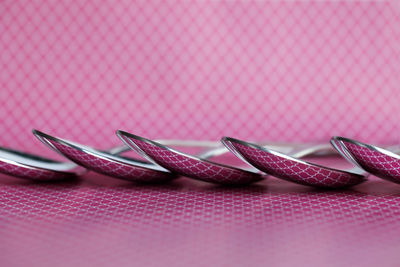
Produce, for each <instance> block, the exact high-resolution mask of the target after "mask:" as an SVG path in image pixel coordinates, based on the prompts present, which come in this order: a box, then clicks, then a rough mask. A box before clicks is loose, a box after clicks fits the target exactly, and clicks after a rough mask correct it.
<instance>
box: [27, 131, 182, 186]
mask: <svg viewBox="0 0 400 267" xmlns="http://www.w3.org/2000/svg"><path fill="white" fill-rule="evenodd" d="M33 134H34V135H35V136H36V137H37V138H38V139H39V140H40V141H42V142H43V143H44V144H46V145H47V146H48V147H50V148H51V149H53V150H55V151H56V152H58V153H60V154H61V155H63V156H65V157H66V158H68V159H69V160H71V161H73V162H75V163H76V164H78V165H81V166H83V167H85V168H87V169H89V170H92V171H95V172H98V173H101V174H105V175H108V176H112V177H115V178H120V179H123V180H128V181H134V182H142V183H143V182H146V183H153V182H165V181H169V180H172V179H175V178H176V177H177V175H176V174H174V173H171V172H170V171H168V170H166V169H164V168H162V167H160V166H158V165H155V164H152V163H150V162H145V161H142V160H138V159H131V158H127V157H122V156H117V155H115V154H112V153H110V152H109V151H101V150H97V149H94V148H92V147H89V146H85V145H81V144H78V143H75V142H72V141H68V140H65V139H61V138H59V137H54V136H51V135H48V134H46V133H43V132H41V131H38V130H33Z"/></svg>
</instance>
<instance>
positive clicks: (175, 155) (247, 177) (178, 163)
mask: <svg viewBox="0 0 400 267" xmlns="http://www.w3.org/2000/svg"><path fill="white" fill-rule="evenodd" d="M117 135H118V137H119V138H120V139H121V140H122V141H123V142H124V143H125V144H126V145H128V146H129V147H131V148H132V149H133V150H135V151H136V152H138V153H139V154H141V155H142V156H143V157H145V158H146V159H148V160H149V161H152V162H154V163H156V164H158V165H160V166H162V167H164V168H165V169H168V170H171V171H172V172H174V173H177V174H180V175H183V176H187V177H191V178H194V179H198V180H202V181H206V182H211V183H217V184H224V185H244V184H249V183H253V182H257V181H260V180H262V179H263V176H262V175H261V174H259V173H256V172H252V171H247V170H243V169H240V168H235V167H232V166H228V165H224V164H220V163H216V162H212V161H209V160H207V159H204V158H202V157H201V156H192V155H189V154H186V153H183V152H180V151H178V150H175V149H172V148H170V147H167V146H164V145H162V144H160V143H158V142H155V141H152V140H149V139H146V138H143V137H140V136H137V135H133V134H130V133H127V132H124V131H121V130H118V131H117Z"/></svg>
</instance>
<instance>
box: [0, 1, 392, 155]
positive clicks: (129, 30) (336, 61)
mask: <svg viewBox="0 0 400 267" xmlns="http://www.w3.org/2000/svg"><path fill="white" fill-rule="evenodd" d="M0 3H1V4H0V55H1V56H0V70H1V71H0V122H1V124H0V145H3V146H7V147H14V148H19V149H24V150H27V151H29V150H31V151H32V150H35V151H40V152H41V153H44V152H46V151H47V149H46V148H45V146H43V145H42V144H41V143H40V142H38V141H36V140H35V138H34V137H33V136H32V134H31V129H32V128H37V129H40V130H43V131H46V132H48V133H50V134H55V135H58V136H60V137H64V138H67V139H71V140H75V141H78V142H81V143H84V144H88V145H93V146H97V147H99V148H107V147H109V146H111V145H114V144H119V140H118V139H117V138H116V137H115V135H114V132H115V130H117V129H123V130H126V131H130V132H132V133H135V134H138V135H142V136H145V137H149V138H173V139H177V138H179V139H201V140H219V138H220V137H222V136H224V135H228V136H233V137H237V138H242V139H247V140H259V141H283V142H326V141H328V140H329V138H330V137H331V136H332V135H344V136H347V137H352V138H356V139H360V140H362V141H366V142H370V143H379V144H387V143H396V142H398V141H399V126H398V124H399V121H400V105H399V103H400V102H399V101H400V94H399V93H400V89H399V82H400V81H399V74H400V69H399V68H400V64H399V60H400V58H399V41H400V39H399V36H400V35H399V31H400V19H399V9H400V5H399V3H398V1H396V0H393V1H350V0H348V1H218V0H213V1H200V0H199V1H171V0H168V1H155V0H147V1H132V0H124V1H122V0H118V1H117V0H104V1H93V0H91V1H88V0H74V1H70V0H68V1H67V0H59V1H39V0H29V1H28V0H18V1H16V0H2V1H1V2H0Z"/></svg>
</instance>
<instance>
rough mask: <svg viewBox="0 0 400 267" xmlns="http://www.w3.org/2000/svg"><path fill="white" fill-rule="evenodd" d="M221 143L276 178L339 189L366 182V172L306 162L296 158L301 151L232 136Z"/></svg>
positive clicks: (223, 139)
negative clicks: (276, 148)
mask: <svg viewBox="0 0 400 267" xmlns="http://www.w3.org/2000/svg"><path fill="white" fill-rule="evenodd" d="M221 142H222V143H223V144H224V145H225V146H226V147H227V148H228V149H229V150H231V151H232V152H233V153H234V154H235V155H237V156H238V157H239V158H240V159H242V160H244V161H245V162H247V163H249V164H250V165H252V166H254V167H256V168H257V169H259V170H261V171H263V172H265V173H268V174H271V175H273V176H275V177H278V178H281V179H284V180H288V181H291V182H295V183H299V184H303V185H309V186H314V187H323V188H342V187H349V186H353V185H356V184H359V183H361V182H363V181H365V178H366V175H365V174H362V173H356V171H357V170H359V169H358V168H357V169H356V170H354V171H353V172H350V171H343V170H337V169H333V168H329V167H325V166H321V165H317V164H313V163H309V162H306V161H304V160H301V159H299V158H297V157H299V156H303V155H304V154H301V153H299V154H296V153H293V154H292V155H291V156H288V155H286V154H283V153H280V152H277V151H274V150H271V149H268V148H266V147H262V146H259V145H256V144H252V143H249V142H245V141H242V140H238V139H235V138H231V137H224V138H222V140H221Z"/></svg>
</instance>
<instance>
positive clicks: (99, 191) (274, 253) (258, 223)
mask: <svg viewBox="0 0 400 267" xmlns="http://www.w3.org/2000/svg"><path fill="white" fill-rule="evenodd" d="M318 163H320V164H325V165H326V164H328V163H329V164H331V163H333V165H334V166H336V167H338V166H339V165H342V164H343V162H342V161H340V163H339V162H338V160H337V159H333V158H324V159H319V160H318ZM331 165H332V164H331ZM343 166H344V165H343ZM0 178H1V183H0V239H1V240H2V242H0V249H1V251H2V253H0V262H1V265H2V266H295V265H296V266H376V265H378V264H380V265H382V266H397V265H398V260H399V259H400V256H399V254H398V248H399V242H398V238H397V236H398V234H399V232H400V230H399V228H398V227H399V226H400V221H399V219H400V186H399V185H396V184H394V183H391V182H387V181H384V180H381V179H378V178H376V177H369V180H368V181H367V182H365V183H363V184H360V185H358V186H355V187H353V188H351V189H346V190H329V191H326V190H318V189H313V188H311V187H307V186H302V185H297V184H294V183H290V182H287V181H283V180H279V179H276V178H273V177H268V178H267V179H266V180H264V181H262V182H259V183H256V184H254V185H250V186H247V187H222V186H217V185H212V184H209V183H205V182H200V181H195V180H191V179H188V178H185V177H181V178H179V179H177V180H175V181H173V182H171V183H168V184H160V185H139V184H133V183H129V182H125V181H120V180H117V179H113V178H110V177H106V176H102V175H99V174H95V173H92V172H89V173H87V174H86V175H84V176H83V177H81V178H80V179H77V180H75V181H69V182H63V183H32V182H28V181H21V180H19V179H16V178H12V177H8V176H5V175H3V176H0Z"/></svg>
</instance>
